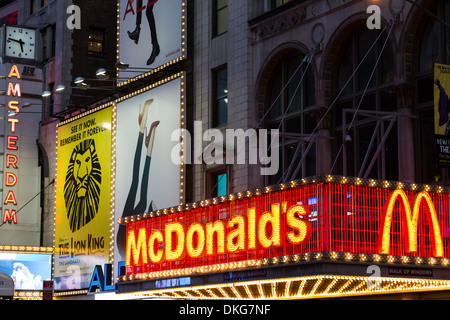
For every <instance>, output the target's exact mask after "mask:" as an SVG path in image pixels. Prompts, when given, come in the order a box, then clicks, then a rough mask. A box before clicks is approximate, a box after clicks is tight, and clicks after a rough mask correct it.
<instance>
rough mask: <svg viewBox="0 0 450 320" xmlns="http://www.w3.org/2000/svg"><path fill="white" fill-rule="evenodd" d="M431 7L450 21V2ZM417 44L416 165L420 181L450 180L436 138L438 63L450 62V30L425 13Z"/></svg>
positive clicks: (435, 4) (446, 20)
mask: <svg viewBox="0 0 450 320" xmlns="http://www.w3.org/2000/svg"><path fill="white" fill-rule="evenodd" d="M430 3H432V6H431V7H429V8H427V9H428V10H429V11H431V12H432V13H433V14H434V15H436V16H437V17H438V18H439V19H441V21H445V22H446V23H447V24H450V1H436V2H434V1H430ZM419 30H421V33H419V34H418V36H417V39H418V41H417V43H416V44H415V48H416V50H415V57H414V61H415V64H414V65H415V84H416V88H417V90H416V97H415V98H416V99H415V100H416V105H415V115H416V137H415V138H416V141H418V143H417V144H416V149H417V150H416V154H417V156H416V165H417V173H418V175H417V181H418V182H421V183H433V182H438V181H444V182H445V181H447V182H448V180H449V175H448V170H447V169H443V168H440V167H439V166H437V162H438V161H437V154H436V149H435V139H434V65H435V63H440V64H450V30H448V29H446V27H445V26H444V25H443V24H442V23H441V22H439V21H437V20H436V19H434V18H433V17H430V16H429V15H424V21H423V22H422V24H421V27H420V28H419Z"/></svg>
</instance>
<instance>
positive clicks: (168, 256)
mask: <svg viewBox="0 0 450 320" xmlns="http://www.w3.org/2000/svg"><path fill="white" fill-rule="evenodd" d="M307 215H309V211H308V208H307V207H306V206H303V205H299V204H292V203H288V202H283V203H274V204H272V205H271V211H267V212H263V213H262V214H261V213H260V210H259V209H258V208H249V209H248V210H247V214H246V215H234V216H232V217H231V218H230V219H229V220H227V221H223V220H216V221H214V222H209V223H201V222H194V223H192V224H190V225H189V226H187V225H186V224H185V223H183V222H170V223H167V224H166V225H165V227H164V230H159V229H157V230H152V231H151V232H150V231H149V230H148V229H147V228H145V227H142V228H139V230H138V233H137V234H136V232H135V230H130V231H128V237H127V255H126V265H131V264H133V265H135V264H140V263H143V264H147V263H152V264H155V263H162V262H165V261H178V260H182V259H184V258H185V257H186V255H188V256H189V257H190V258H202V257H204V256H213V255H220V254H230V253H239V252H242V251H246V250H257V249H259V248H260V249H269V248H271V247H279V246H283V245H284V244H285V242H286V241H287V242H289V243H290V244H300V243H302V242H305V241H307V240H308V238H309V236H310V234H311V223H310V222H309V221H307V220H304V219H303V218H302V217H305V216H307Z"/></svg>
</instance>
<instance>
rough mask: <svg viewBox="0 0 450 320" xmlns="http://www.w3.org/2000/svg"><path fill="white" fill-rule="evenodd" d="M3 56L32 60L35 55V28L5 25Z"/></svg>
mask: <svg viewBox="0 0 450 320" xmlns="http://www.w3.org/2000/svg"><path fill="white" fill-rule="evenodd" d="M5 56H7V57H12V58H21V59H31V60H34V59H35V57H36V30H34V29H29V28H22V27H17V26H6V32H5Z"/></svg>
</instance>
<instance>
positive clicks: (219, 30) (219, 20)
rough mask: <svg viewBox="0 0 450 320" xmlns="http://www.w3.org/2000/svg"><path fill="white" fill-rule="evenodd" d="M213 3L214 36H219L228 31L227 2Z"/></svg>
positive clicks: (220, 0) (216, 1) (224, 0)
mask: <svg viewBox="0 0 450 320" xmlns="http://www.w3.org/2000/svg"><path fill="white" fill-rule="evenodd" d="M213 1H214V15H213V16H214V21H213V24H214V30H213V33H214V36H219V35H221V34H223V33H225V32H227V29H228V0H213Z"/></svg>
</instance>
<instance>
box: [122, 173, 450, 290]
mask: <svg viewBox="0 0 450 320" xmlns="http://www.w3.org/2000/svg"><path fill="white" fill-rule="evenodd" d="M319 183H332V184H335V185H349V186H352V187H353V186H354V187H357V186H361V187H371V188H377V189H384V191H381V193H377V197H379V194H384V195H385V196H383V197H386V198H383V199H385V200H383V201H384V203H386V204H385V208H382V207H377V208H379V210H380V212H381V210H383V212H381V215H380V217H379V220H380V223H383V220H385V218H386V216H387V215H389V210H388V209H386V208H387V207H389V205H392V204H393V203H395V202H399V201H398V199H397V195H399V194H402V193H403V192H404V191H411V192H413V196H414V199H413V211H412V212H415V213H414V216H412V213H409V214H408V210H406V211H405V210H403V211H404V212H401V210H402V209H404V208H401V207H400V208H399V210H400V212H401V213H400V214H401V215H402V216H401V218H400V219H399V220H400V221H401V223H403V224H404V225H406V226H411V225H413V224H414V223H415V225H417V220H416V219H417V218H418V206H419V204H420V203H421V202H423V203H424V204H425V205H428V209H425V211H424V212H422V213H421V215H427V217H428V219H430V216H431V217H432V218H431V219H430V220H435V218H433V215H434V216H436V213H433V211H434V204H432V203H431V204H430V202H429V201H428V200H427V199H430V198H429V197H430V196H429V195H428V192H430V193H434V194H438V195H439V194H441V195H442V196H445V194H447V193H450V189H449V188H446V187H441V186H431V185H420V184H414V183H402V182H393V181H380V180H374V179H361V178H348V177H338V176H330V175H328V176H319V177H312V178H305V179H301V180H296V181H292V182H290V183H286V184H279V185H277V186H269V187H266V188H263V189H256V190H254V191H247V192H238V193H235V194H230V195H227V196H222V197H217V198H213V199H208V200H203V201H199V202H196V203H192V204H187V205H183V206H181V205H180V206H178V207H172V208H167V209H164V210H158V211H155V212H150V213H146V214H143V215H139V216H134V217H127V218H124V219H120V220H119V223H122V224H127V223H132V222H135V223H138V224H139V223H141V225H142V226H144V225H145V223H146V222H145V221H144V220H146V219H149V218H156V217H163V216H165V215H171V214H176V213H182V212H183V211H185V210H191V209H195V208H204V209H205V210H204V211H207V210H208V207H210V206H213V205H215V204H218V203H227V202H232V201H235V200H238V199H244V198H251V197H253V196H259V195H263V194H270V193H274V192H277V191H280V190H288V189H292V188H297V187H301V186H307V185H313V184H319ZM389 190H395V191H391V192H389ZM387 192H389V193H387ZM374 196H375V195H374ZM401 204H403V207H405V206H406V202H403V203H402V202H400V205H401ZM408 205H409V201H408ZM372 208H373V207H372ZM247 209H248V208H247ZM427 210H428V212H427ZM410 212H411V210H410ZM405 216H409V218H408V220H405ZM414 221H416V222H414ZM135 225H136V226H137V224H135ZM380 226H381V224H380ZM434 227H435V226H434ZM138 228H139V227H138ZM136 230H137V229H136ZM389 230H390V229H389ZM406 230H407V229H406ZM377 232H378V234H379V237H380V238H381V237H382V234H383V231H382V228H381V227H379V229H378V231H377ZM384 234H386V232H385V233H384ZM388 234H390V233H388ZM415 235H416V234H415V233H414V232H409V233H408V231H404V232H403V237H405V238H408V237H409V238H411V236H415ZM429 235H430V237H432V236H433V232H430V233H429ZM439 237H440V235H439ZM436 239H438V237H436ZM416 241H417V240H416ZM436 242H437V243H438V246H436V248H434V250H433V251H434V252H433V254H435V253H436V252H438V253H439V250H440V249H439V241H436ZM374 245H376V243H374ZM405 246H406V244H405ZM331 249H333V248H331ZM405 251H406V252H408V247H406V250H405ZM409 251H410V252H411V251H415V250H410V248H409ZM379 252H380V253H379V254H378V253H377V254H372V253H355V252H345V251H344V252H342V251H339V252H337V251H315V252H309V253H299V254H290V255H285V256H275V257H274V256H271V257H269V256H267V257H265V258H262V259H251V260H242V261H234V262H227V263H219V264H212V265H198V266H193V267H186V268H175V269H165V270H162V271H149V272H146V271H145V268H144V269H142V270H143V271H142V272H136V271H133V272H131V274H128V275H126V276H122V277H119V281H121V282H126V281H142V280H149V279H155V278H165V277H173V276H185V275H191V274H197V273H208V272H220V271H228V270H236V269H249V268H255V267H256V268H258V267H261V266H266V265H278V264H289V263H298V262H299V261H314V260H315V261H320V260H338V261H339V260H341V261H359V262H374V263H398V264H419V265H420V264H428V265H435V266H442V267H448V266H449V265H450V259H449V258H443V257H441V256H439V254H438V255H436V256H433V257H423V256H406V255H402V256H399V255H393V254H390V253H389V252H387V253H386V252H383V253H381V252H382V251H379Z"/></svg>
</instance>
